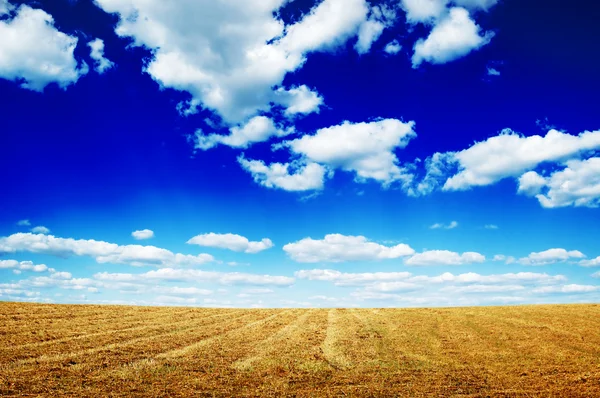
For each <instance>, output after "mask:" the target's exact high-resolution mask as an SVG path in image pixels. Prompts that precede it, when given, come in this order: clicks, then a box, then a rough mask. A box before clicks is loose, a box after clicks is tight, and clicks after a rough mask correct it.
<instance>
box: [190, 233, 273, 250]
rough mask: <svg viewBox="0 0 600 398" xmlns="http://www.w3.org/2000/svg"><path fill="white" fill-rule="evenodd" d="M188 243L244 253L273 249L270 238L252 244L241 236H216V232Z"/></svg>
mask: <svg viewBox="0 0 600 398" xmlns="http://www.w3.org/2000/svg"><path fill="white" fill-rule="evenodd" d="M187 243H188V244H190V245H199V246H205V247H216V248H219V249H228V250H232V251H235V252H244V253H258V252H261V251H263V250H267V249H270V248H271V247H273V242H272V241H271V239H268V238H263V239H262V240H261V241H260V242H251V241H249V240H248V238H246V237H244V236H241V235H236V234H216V233H214V232H210V233H208V234H203V235H197V236H194V237H193V238H191V239H190V240H188V241H187Z"/></svg>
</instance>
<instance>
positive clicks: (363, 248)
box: [283, 234, 415, 263]
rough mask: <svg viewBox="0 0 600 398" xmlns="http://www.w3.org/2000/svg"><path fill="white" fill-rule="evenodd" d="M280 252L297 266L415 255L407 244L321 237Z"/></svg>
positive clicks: (300, 242)
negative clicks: (389, 244) (382, 243)
mask: <svg viewBox="0 0 600 398" xmlns="http://www.w3.org/2000/svg"><path fill="white" fill-rule="evenodd" d="M283 250H284V251H285V252H286V253H287V254H288V255H289V256H290V257H291V258H292V259H293V260H295V261H297V262H300V263H316V262H331V263H338V262H343V261H370V260H384V259H393V258H400V257H405V256H410V255H412V254H413V253H414V252H415V251H414V250H413V249H412V248H411V247H410V246H408V245H407V244H404V243H400V244H398V245H396V246H384V245H381V244H379V243H375V242H371V241H369V240H368V239H367V238H365V237H364V236H345V235H340V234H329V235H325V238H323V239H312V238H304V239H301V240H299V241H298V242H294V243H288V244H287V245H285V246H283Z"/></svg>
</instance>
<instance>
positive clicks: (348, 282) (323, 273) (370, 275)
mask: <svg viewBox="0 0 600 398" xmlns="http://www.w3.org/2000/svg"><path fill="white" fill-rule="evenodd" d="M411 275H412V274H411V273H410V272H367V273H343V272H340V271H336V270H331V269H313V270H300V271H297V272H295V273H294V276H295V277H296V278H298V279H308V280H311V281H326V282H333V283H334V284H335V285H336V286H357V285H365V284H370V283H374V282H389V281H402V280H406V279H408V278H410V277H411Z"/></svg>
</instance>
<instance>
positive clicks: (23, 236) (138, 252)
mask: <svg viewBox="0 0 600 398" xmlns="http://www.w3.org/2000/svg"><path fill="white" fill-rule="evenodd" d="M20 251H26V252H31V253H42V254H52V255H56V256H61V257H65V256H89V257H94V258H95V259H96V261H97V262H98V263H112V264H128V265H133V266H146V265H148V266H159V267H170V266H194V265H202V264H206V263H209V262H212V261H214V258H213V257H212V256H211V255H209V254H199V255H196V256H194V255H188V254H181V253H173V252H171V251H169V250H167V249H161V248H158V247H155V246H141V245H124V246H121V245H117V244H116V243H109V242H104V241H97V240H92V239H90V240H85V239H72V238H59V237H55V236H52V235H42V234H31V233H17V234H13V235H10V236H7V237H2V238H0V253H15V252H20Z"/></svg>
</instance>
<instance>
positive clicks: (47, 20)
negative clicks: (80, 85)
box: [0, 1, 88, 91]
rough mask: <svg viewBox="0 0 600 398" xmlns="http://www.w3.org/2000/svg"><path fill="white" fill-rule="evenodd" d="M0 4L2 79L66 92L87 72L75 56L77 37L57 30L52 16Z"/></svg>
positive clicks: (39, 88) (42, 12) (41, 88)
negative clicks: (49, 86) (57, 87)
mask: <svg viewBox="0 0 600 398" xmlns="http://www.w3.org/2000/svg"><path fill="white" fill-rule="evenodd" d="M0 4H1V6H0V16H1V15H4V18H3V19H1V20H0V78H3V79H7V80H12V81H15V82H18V83H19V84H20V86H21V87H23V88H27V89H29V90H34V91H43V90H44V88H45V87H46V86H47V85H48V84H50V83H56V84H58V86H59V87H61V88H63V89H65V88H67V86H69V85H71V84H73V83H75V82H77V80H78V79H79V77H80V76H82V75H85V74H86V73H87V72H88V66H87V65H86V64H85V63H82V64H81V65H79V64H78V62H77V60H75V57H74V54H73V53H74V50H75V47H76V46H77V41H78V39H77V37H75V36H69V35H67V34H65V33H63V32H61V31H59V30H58V29H56V27H55V26H54V19H53V18H52V16H51V15H50V14H48V13H46V12H45V11H43V10H41V9H34V8H31V7H29V6H27V5H25V4H23V5H21V6H20V7H19V8H17V9H16V10H15V7H14V6H12V5H11V4H10V3H8V2H6V1H4V2H2V3H0ZM9 11H12V12H11V14H10V15H9V16H8V17H7V16H6V14H7V13H8V12H9Z"/></svg>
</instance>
